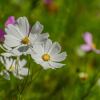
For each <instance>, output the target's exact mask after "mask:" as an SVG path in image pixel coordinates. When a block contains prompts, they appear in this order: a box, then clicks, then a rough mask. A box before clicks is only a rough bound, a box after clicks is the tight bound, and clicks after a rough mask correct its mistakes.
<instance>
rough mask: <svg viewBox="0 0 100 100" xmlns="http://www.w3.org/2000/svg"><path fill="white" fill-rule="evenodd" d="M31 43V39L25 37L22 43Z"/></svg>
mask: <svg viewBox="0 0 100 100" xmlns="http://www.w3.org/2000/svg"><path fill="white" fill-rule="evenodd" d="M29 42H30V40H29V37H28V36H26V37H24V38H23V39H22V41H21V43H23V44H29Z"/></svg>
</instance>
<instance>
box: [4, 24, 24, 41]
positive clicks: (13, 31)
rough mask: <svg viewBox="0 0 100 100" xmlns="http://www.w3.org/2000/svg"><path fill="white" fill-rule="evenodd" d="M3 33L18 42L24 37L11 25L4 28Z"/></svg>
mask: <svg viewBox="0 0 100 100" xmlns="http://www.w3.org/2000/svg"><path fill="white" fill-rule="evenodd" d="M5 31H6V33H7V34H8V35H12V36H14V37H16V38H17V39H19V40H20V39H22V38H23V37H24V35H23V34H22V33H21V32H20V31H19V29H18V27H16V26H14V25H12V24H9V25H8V26H7V28H5Z"/></svg>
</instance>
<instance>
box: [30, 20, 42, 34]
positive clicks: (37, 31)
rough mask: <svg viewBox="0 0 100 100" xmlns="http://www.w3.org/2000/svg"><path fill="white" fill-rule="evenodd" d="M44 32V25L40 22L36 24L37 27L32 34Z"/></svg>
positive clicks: (33, 28)
mask: <svg viewBox="0 0 100 100" xmlns="http://www.w3.org/2000/svg"><path fill="white" fill-rule="evenodd" d="M42 30H43V25H41V24H40V22H38V21H37V22H36V23H35V25H34V26H33V27H32V30H31V33H38V34H39V33H41V32H42Z"/></svg>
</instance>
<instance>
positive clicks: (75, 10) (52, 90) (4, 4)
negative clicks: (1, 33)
mask: <svg viewBox="0 0 100 100" xmlns="http://www.w3.org/2000/svg"><path fill="white" fill-rule="evenodd" d="M52 1H53V3H54V4H53V6H52V7H53V8H52V7H51V8H48V7H47V6H46V5H45V4H44V2H43V0H0V27H1V28H4V22H5V21H6V19H7V18H8V17H9V16H11V15H13V16H15V17H16V18H18V17H20V16H27V18H28V19H29V21H30V24H31V25H32V24H34V23H35V22H36V21H37V20H38V21H40V22H41V23H42V24H43V25H44V32H49V33H50V38H51V39H53V41H58V42H59V43H60V44H61V45H62V50H64V51H66V52H67V54H68V57H67V59H66V60H65V61H64V63H65V64H66V65H65V66H64V67H63V68H60V69H56V70H52V69H49V70H42V71H41V72H40V73H39V74H38V75H37V76H36V78H35V79H34V80H33V81H32V82H31V81H30V80H28V82H27V84H26V85H25V89H24V91H23V93H22V100H55V99H56V100H99V99H100V83H99V85H98V84H97V80H98V77H99V73H100V55H97V54H95V53H93V52H90V53H88V54H86V55H85V56H83V57H80V56H79V55H78V54H77V52H76V51H77V47H78V46H80V45H81V44H83V43H84V41H83V38H82V35H83V33H84V32H87V31H88V32H91V33H92V34H93V38H94V42H95V43H96V45H97V48H100V0H52ZM31 67H32V70H33V73H34V74H33V77H34V76H35V75H36V72H37V71H38V70H39V69H40V68H41V66H38V65H37V64H35V63H34V62H33V61H32V60H31ZM80 72H86V73H87V74H88V78H87V79H86V80H82V79H80V78H79V76H78V75H79V73H80ZM25 83H26V79H25V80H23V81H20V80H19V81H17V80H16V79H15V78H13V76H12V78H11V81H7V80H5V79H3V78H2V77H0V100H16V96H17V86H19V87H21V88H23V85H24V84H25Z"/></svg>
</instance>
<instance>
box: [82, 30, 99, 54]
mask: <svg viewBox="0 0 100 100" xmlns="http://www.w3.org/2000/svg"><path fill="white" fill-rule="evenodd" d="M83 39H84V41H85V44H83V45H81V49H82V50H83V51H85V52H89V51H94V52H95V53H97V54H100V50H97V49H96V45H95V44H94V43H93V38H92V34H91V33H89V32H86V33H85V34H84V35H83Z"/></svg>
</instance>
